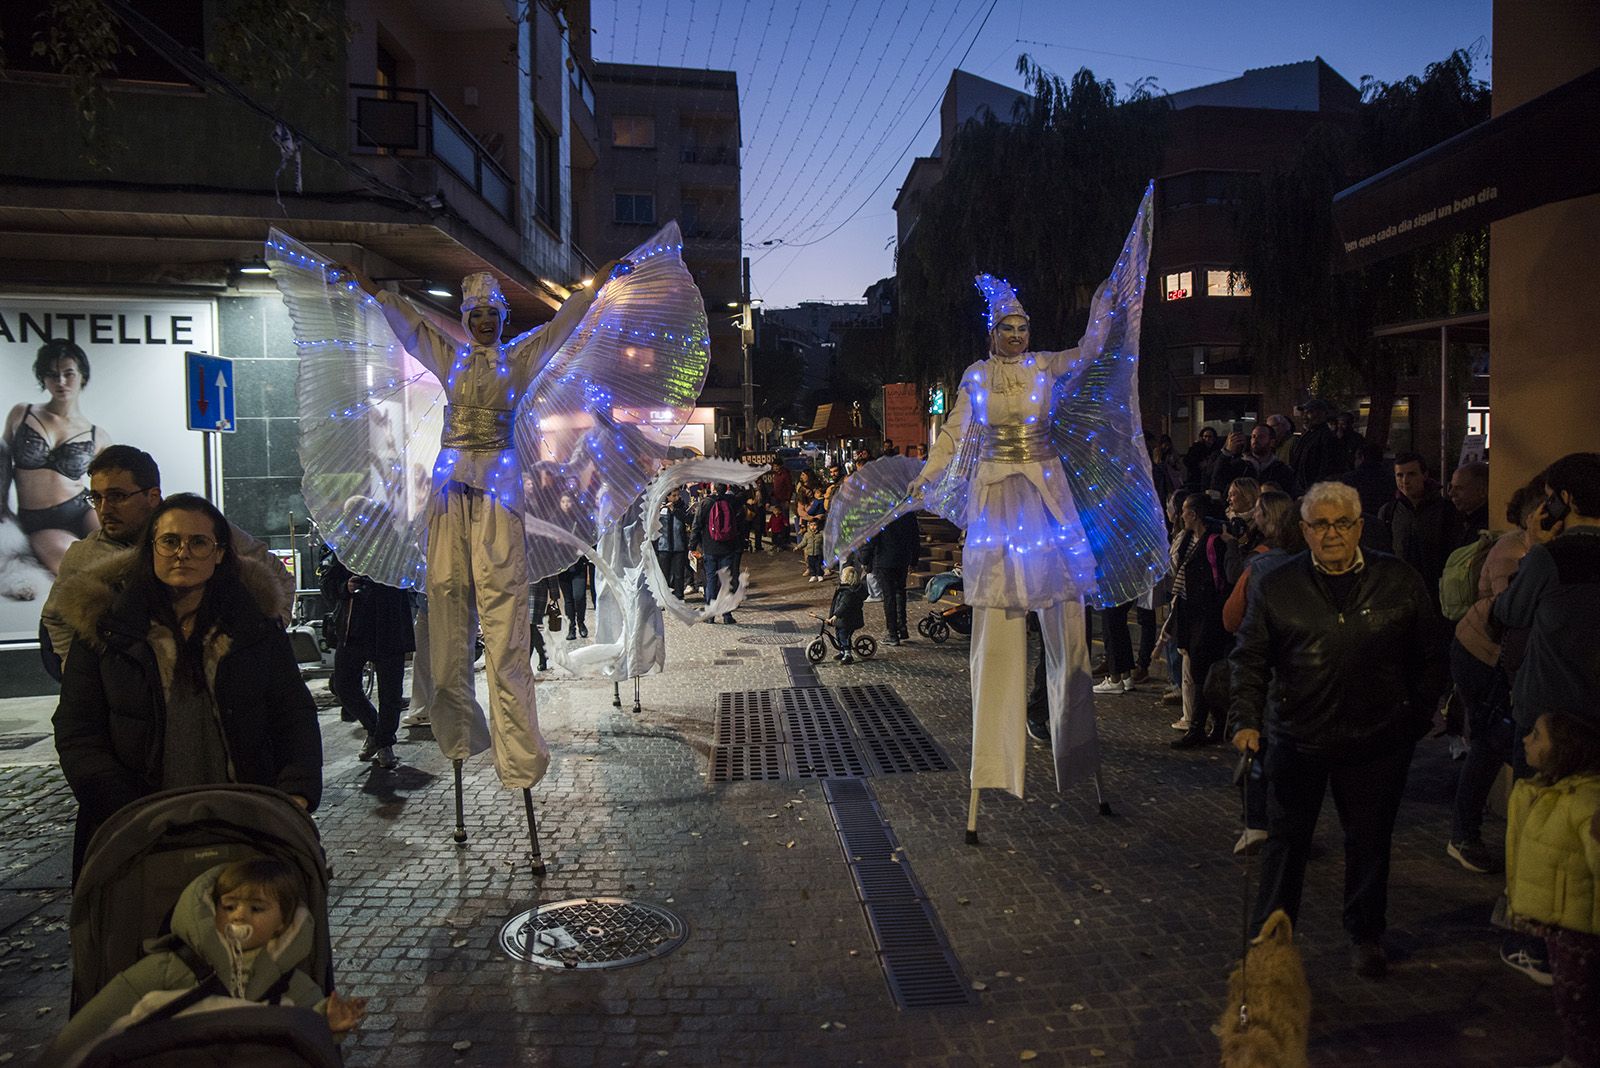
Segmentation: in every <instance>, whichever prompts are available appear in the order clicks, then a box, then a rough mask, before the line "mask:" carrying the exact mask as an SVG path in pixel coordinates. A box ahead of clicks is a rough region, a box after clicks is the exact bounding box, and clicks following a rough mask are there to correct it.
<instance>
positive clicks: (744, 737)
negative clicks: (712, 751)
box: [717, 708, 783, 747]
mask: <svg viewBox="0 0 1600 1068" xmlns="http://www.w3.org/2000/svg"><path fill="white" fill-rule="evenodd" d="M782 742H783V725H782V724H781V723H780V722H779V721H778V714H777V713H776V712H774V711H773V710H772V709H771V708H767V709H764V710H758V711H755V712H750V713H748V714H746V715H739V716H736V715H733V714H731V713H726V714H722V715H718V716H717V745H719V746H722V747H727V746H730V745H780V744H782Z"/></svg>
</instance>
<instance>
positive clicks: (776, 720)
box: [711, 649, 951, 783]
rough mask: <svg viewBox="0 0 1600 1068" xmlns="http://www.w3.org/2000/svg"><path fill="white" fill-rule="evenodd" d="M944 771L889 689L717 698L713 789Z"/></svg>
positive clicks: (795, 689)
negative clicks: (715, 785)
mask: <svg viewBox="0 0 1600 1068" xmlns="http://www.w3.org/2000/svg"><path fill="white" fill-rule="evenodd" d="M789 651H790V650H788V649H785V650H784V652H785V653H788V652H789ZM796 652H799V650H796ZM801 657H802V658H803V657H804V653H803V652H802V653H801ZM807 667H809V665H807ZM950 768H951V764H950V761H949V759H948V758H947V757H946V756H945V755H944V753H943V752H942V751H940V749H939V747H938V745H936V744H935V743H934V740H933V738H932V737H930V736H929V734H928V732H927V731H925V730H924V729H923V728H922V724H921V723H919V722H918V721H917V717H916V716H915V715H913V714H912V712H911V710H910V709H909V708H907V707H906V706H905V704H904V702H902V701H901V700H900V697H899V695H898V694H896V693H895V691H894V688H893V687H892V686H885V685H878V684H874V685H868V686H841V687H839V689H838V690H837V692H836V691H834V690H831V689H828V688H826V687H822V686H816V685H810V686H802V685H795V686H787V687H783V688H781V689H776V690H743V691H734V692H730V693H721V694H718V695H717V719H716V734H715V739H714V741H713V743H712V748H711V781H712V782H714V783H719V782H787V781H793V780H797V779H859V778H865V777H868V776H875V775H897V774H909V773H914V772H923V771H948V770H950Z"/></svg>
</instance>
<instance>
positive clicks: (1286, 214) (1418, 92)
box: [1236, 50, 1489, 442]
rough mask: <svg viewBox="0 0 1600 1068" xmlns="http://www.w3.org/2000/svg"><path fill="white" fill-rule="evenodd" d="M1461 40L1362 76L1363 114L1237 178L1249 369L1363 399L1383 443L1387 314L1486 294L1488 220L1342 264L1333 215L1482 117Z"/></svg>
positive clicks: (1398, 315) (1398, 316)
mask: <svg viewBox="0 0 1600 1068" xmlns="http://www.w3.org/2000/svg"><path fill="white" fill-rule="evenodd" d="M1473 62H1474V57H1473V55H1472V53H1471V52H1468V51H1465V50H1458V51H1456V52H1454V53H1452V54H1451V55H1450V56H1449V57H1448V58H1447V59H1445V60H1442V61H1441V62H1438V63H1433V64H1430V65H1429V66H1428V67H1427V69H1426V70H1425V72H1424V73H1423V75H1422V76H1421V77H1416V76H1412V77H1408V78H1404V79H1402V80H1400V81H1396V82H1390V83H1384V82H1378V81H1367V82H1365V83H1364V84H1363V86H1362V102H1361V115H1360V122H1359V123H1357V124H1355V125H1354V126H1353V127H1350V128H1341V127H1338V126H1335V125H1333V124H1320V125H1318V126H1315V127H1313V128H1312V129H1311V130H1310V131H1308V132H1307V134H1306V136H1305V138H1304V140H1303V141H1302V142H1301V144H1300V147H1299V151H1298V152H1297V153H1296V154H1295V155H1294V156H1293V157H1291V158H1290V159H1289V160H1288V162H1286V163H1285V164H1284V165H1283V166H1282V167H1280V168H1278V169H1275V170H1272V171H1269V172H1267V173H1265V174H1263V175H1262V176H1261V180H1260V182H1259V183H1254V184H1252V185H1250V186H1248V187H1247V188H1246V193H1245V196H1244V199H1243V202H1242V204H1241V208H1240V211H1239V213H1238V215H1237V218H1236V225H1237V227H1238V231H1239V237H1240V241H1241V247H1242V249H1243V256H1242V262H1243V267H1244V273H1245V275H1246V276H1247V277H1248V279H1249V281H1250V289H1251V296H1252V299H1251V303H1250V314H1249V315H1248V316H1247V317H1246V318H1245V329H1246V335H1247V341H1246V344H1247V349H1248V351H1249V353H1250V355H1251V357H1252V360H1253V362H1254V366H1255V370H1256V373H1257V374H1266V375H1297V376H1300V377H1302V378H1308V379H1309V380H1310V384H1311V385H1312V387H1313V388H1314V389H1316V390H1317V391H1318V392H1319V393H1323V394H1329V395H1331V396H1330V399H1334V400H1346V399H1350V398H1351V395H1353V394H1355V393H1357V392H1360V393H1365V394H1366V395H1367V396H1368V397H1370V398H1371V414H1370V417H1369V422H1368V428H1367V429H1368V437H1370V438H1372V439H1374V440H1376V441H1378V442H1387V440H1388V436H1389V429H1390V427H1389V417H1390V410H1391V407H1392V405H1393V402H1394V399H1395V395H1396V393H1397V390H1398V385H1399V378H1400V369H1401V368H1400V364H1399V362H1398V361H1397V360H1396V359H1395V358H1394V357H1395V353H1394V350H1393V348H1392V347H1389V346H1384V345H1382V344H1380V342H1379V340H1378V339H1377V338H1375V337H1374V336H1373V331H1374V329H1375V328H1376V327H1378V326H1381V325H1383V324H1385V323H1396V322H1406V321H1409V320H1414V319H1427V318H1438V317H1443V316H1449V315H1456V314H1460V313H1463V312H1469V311H1478V310H1481V309H1483V308H1484V307H1486V306H1487V303H1488V259H1489V257H1488V231H1487V230H1486V229H1482V228H1480V229H1478V230H1474V231H1469V232H1467V233H1463V234H1456V235H1453V236H1452V237H1450V238H1448V239H1445V240H1443V241H1441V242H1440V243H1438V244H1436V245H1432V246H1429V247H1426V248H1422V249H1416V250H1413V251H1410V252H1405V253H1401V254H1399V255H1396V256H1392V257H1390V258H1388V259H1385V260H1381V261H1379V262H1377V263H1375V264H1372V265H1370V266H1367V267H1363V268H1359V269H1350V270H1346V269H1344V267H1343V264H1342V262H1341V260H1342V252H1341V248H1340V242H1339V237H1338V234H1337V232H1336V230H1335V227H1334V223H1333V197H1334V195H1335V194H1336V193H1338V192H1339V191H1340V190H1341V189H1344V188H1346V187H1347V186H1350V185H1353V184H1354V183H1356V182H1358V181H1361V180H1362V179H1363V178H1366V177H1368V176H1370V175H1373V174H1376V173H1378V172H1379V171H1381V170H1384V169H1385V168H1387V167H1390V166H1393V165H1394V164H1396V163H1399V162H1400V161H1401V160H1404V159H1406V158H1408V157H1410V156H1413V155H1415V154H1416V153H1418V152H1421V151H1422V150H1423V149H1426V148H1428V147H1430V146H1432V145H1435V144H1437V143H1439V142H1440V141H1443V140H1445V139H1446V138H1449V137H1451V136H1454V135H1455V134H1457V133H1460V132H1461V131H1462V130H1465V129H1467V128H1469V127H1471V126H1474V125H1476V124H1477V123H1479V122H1482V121H1484V120H1485V119H1487V118H1488V117H1489V89H1488V86H1486V85H1485V84H1484V83H1483V82H1482V81H1480V80H1478V79H1477V78H1475V77H1474V76H1473Z"/></svg>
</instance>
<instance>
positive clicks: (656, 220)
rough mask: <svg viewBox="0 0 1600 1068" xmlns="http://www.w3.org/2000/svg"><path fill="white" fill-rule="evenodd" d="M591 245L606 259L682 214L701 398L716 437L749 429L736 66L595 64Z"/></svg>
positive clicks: (623, 250) (596, 256) (630, 247)
mask: <svg viewBox="0 0 1600 1068" xmlns="http://www.w3.org/2000/svg"><path fill="white" fill-rule="evenodd" d="M594 85H595V102H596V112H595V118H596V129H597V145H598V163H597V164H596V167H595V173H594V180H593V204H594V211H595V223H594V239H593V249H592V252H593V254H594V256H595V258H596V259H599V260H609V259H611V258H612V257H615V256H621V255H623V254H625V253H627V252H628V251H629V250H630V249H632V248H635V247H636V246H638V245H639V244H640V243H641V242H643V241H644V240H645V239H646V238H648V237H649V236H650V235H651V234H653V233H654V232H655V231H656V230H657V229H658V228H660V227H661V226H663V225H665V224H666V223H667V222H668V221H670V220H673V219H676V220H677V221H678V227H679V229H680V230H682V232H683V258H684V262H685V263H687V264H688V267H689V270H690V272H691V273H693V275H694V279H695V282H696V283H697V284H698V285H699V287H700V293H701V295H702V296H703V297H704V298H705V304H706V313H707V316H708V317H709V320H710V327H711V369H710V371H709V373H708V374H707V376H706V385H705V389H704V391H703V392H702V393H701V395H700V403H701V404H702V405H706V406H711V407H715V408H717V409H718V412H719V417H718V423H717V428H718V433H717V436H718V438H719V439H724V440H726V439H731V438H735V437H738V436H740V434H741V432H742V423H743V413H742V402H743V395H742V392H741V385H742V382H743V378H744V371H743V350H742V348H741V344H740V341H741V338H740V328H739V325H738V316H739V308H740V307H741V306H742V304H743V302H744V300H745V299H746V297H747V294H746V293H745V291H744V281H743V277H742V274H741V262H740V261H741V256H742V252H741V245H742V237H741V233H742V231H741V227H740V219H741V210H740V187H739V151H740V147H741V141H740V127H739V84H738V79H737V77H736V76H735V74H734V73H733V72H732V71H719V70H689V69H684V68H679V67H649V66H638V65H633V64H622V63H598V64H596V65H595V70H594Z"/></svg>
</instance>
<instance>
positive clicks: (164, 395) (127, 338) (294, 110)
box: [0, 0, 598, 642]
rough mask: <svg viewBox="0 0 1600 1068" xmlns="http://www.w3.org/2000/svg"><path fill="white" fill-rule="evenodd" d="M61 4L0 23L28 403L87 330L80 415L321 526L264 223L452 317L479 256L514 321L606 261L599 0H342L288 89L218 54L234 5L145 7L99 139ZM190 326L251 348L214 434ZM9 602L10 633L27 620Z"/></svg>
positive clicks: (0, 132) (172, 485) (238, 517)
mask: <svg viewBox="0 0 1600 1068" xmlns="http://www.w3.org/2000/svg"><path fill="white" fill-rule="evenodd" d="M46 6H47V5H46V4H45V3H44V2H43V0H19V2H17V3H13V4H7V5H5V11H4V15H3V24H0V29H3V30H4V32H5V38H4V48H5V49H6V57H7V61H8V72H7V83H6V92H5V93H4V94H3V95H0V151H3V154H4V158H5V159H6V161H7V162H6V163H5V164H4V165H3V166H0V247H3V250H4V254H3V256H0V360H3V364H0V366H3V372H0V374H3V378H4V381H5V383H6V384H7V386H8V388H9V392H10V394H11V400H12V402H14V403H15V402H23V403H26V402H28V401H42V400H44V399H45V398H44V397H43V395H42V394H41V393H40V391H39V387H38V385H37V383H36V382H35V381H34V376H33V372H32V360H33V357H34V353H35V352H36V350H37V348H38V347H39V345H40V344H42V342H43V341H44V340H45V339H47V338H49V337H72V339H73V340H75V341H77V342H78V343H79V344H80V345H82V347H83V348H84V349H85V350H86V352H87V354H88V356H89V358H90V361H91V365H92V367H93V383H92V384H91V385H89V386H88V387H87V388H86V389H85V391H84V393H83V401H82V408H83V411H84V413H85V414H86V416H87V417H88V418H89V419H91V420H92V421H93V422H94V423H95V424H96V425H97V426H99V427H103V428H104V429H105V431H106V432H107V433H108V434H109V435H110V437H111V439H112V440H114V441H117V442H125V443H128V444H133V445H138V446H140V447H143V448H146V449H147V450H149V451H150V452H151V453H152V454H154V455H155V457H156V459H157V461H158V462H159V463H160V464H161V466H162V472H163V483H164V486H163V488H164V489H165V490H166V491H167V492H169V493H172V492H178V491H184V490H193V491H208V490H209V492H210V493H211V495H212V496H213V498H214V499H216V500H218V501H219V502H220V503H221V504H222V505H223V507H224V508H225V509H226V511H227V513H228V515H229V517H230V518H232V519H233V520H234V521H235V522H237V523H238V524H239V525H240V526H242V527H244V528H245V529H247V530H250V531H251V532H253V533H255V534H257V535H260V536H263V537H265V538H266V539H267V540H268V541H269V543H271V544H273V545H274V546H281V547H287V546H288V545H289V544H290V533H291V529H293V530H295V531H297V532H298V534H299V535H300V536H301V540H302V543H303V541H304V536H305V534H306V518H305V517H306V508H305V505H304V501H303V499H302V498H301V495H300V477H301V468H300V462H299V457H298V454H297V448H298V442H299V418H298V409H297V402H296V396H295V391H296V372H297V359H296V352H295V348H294V344H293V340H292V336H291V332H290V329H289V323H288V317H287V313H286V311H285V309H284V306H283V303H282V301H281V300H280V299H279V297H278V294H277V291H276V289H275V288H274V287H273V286H272V285H271V282H270V280H269V279H267V278H266V277H264V274H263V273H258V272H260V271H261V259H262V246H263V242H264V241H265V239H266V236H267V231H268V228H269V227H273V226H276V227H278V228H280V229H282V230H284V231H285V232H287V233H290V234H291V235H293V236H294V237H296V238H298V239H299V240H301V241H304V242H306V243H307V244H310V245H311V246H312V247H314V248H316V249H317V250H318V251H319V252H321V253H322V254H324V255H326V256H328V257H329V258H330V259H333V260H335V261H342V262H348V263H352V264H355V265H357V266H360V267H362V268H363V269H365V270H366V272H367V273H368V274H369V275H371V276H373V277H374V278H375V279H377V280H379V281H380V282H381V283H383V284H386V285H388V286H390V287H392V288H394V289H396V290H398V291H400V292H403V293H405V294H406V295H408V296H410V297H413V298H415V299H417V300H419V301H422V302H425V303H431V304H432V305H433V306H434V307H435V308H436V309H437V310H438V311H439V313H440V314H441V315H442V316H444V317H446V318H447V319H452V320H453V319H455V318H456V317H457V315H458V314H459V313H458V310H457V309H458V306H459V300H460V297H459V292H458V286H459V282H460V279H461V278H462V276H464V275H466V274H468V273H471V272H474V271H485V270H486V271H492V272H493V273H494V274H495V275H497V276H498V277H499V278H500V279H501V280H502V285H503V287H504V290H505V293H506V295H507V297H508V298H509V300H510V303H511V305H512V316H511V319H512V322H511V326H512V328H513V329H526V328H528V327H531V326H534V325H537V324H538V323H540V322H543V321H546V320H548V319H549V318H550V316H551V315H552V314H553V313H554V310H555V309H556V308H557V307H559V306H560V304H561V301H562V299H563V298H564V296H565V295H566V294H567V293H568V292H569V291H570V289H571V287H573V286H575V285H577V284H579V283H581V281H582V280H583V279H585V278H587V277H588V276H589V274H590V273H591V272H592V270H593V261H592V260H591V259H590V258H589V256H588V255H586V252H587V251H588V249H587V246H586V241H587V240H588V239H589V237H590V235H591V234H592V227H593V225H594V222H593V213H592V211H588V210H587V209H586V202H587V200H588V199H589V198H590V197H591V196H592V188H591V187H592V182H593V180H592V177H591V176H592V173H593V168H594V165H595V162H596V160H597V158H598V157H597V152H596V144H595V138H594V129H595V125H594V102H593V101H594V92H593V83H592V80H591V75H590V70H591V68H592V60H591V55H590V36H591V32H590V27H589V5H588V3H587V2H586V0H569V2H567V3H564V4H561V5H558V6H554V7H552V6H546V5H543V4H521V3H515V2H511V0H460V2H458V3H453V4H450V5H440V4H432V3H426V2H424V0H347V2H346V3H345V4H344V5H343V7H342V10H336V11H335V12H334V17H335V18H337V19H342V20H343V21H344V22H345V23H346V24H347V25H348V27H349V29H350V35H349V37H348V39H347V40H344V39H340V37H339V35H338V34H334V35H333V38H332V40H333V44H332V45H331V46H330V49H329V51H328V53H326V54H324V55H321V56H319V57H313V58H311V59H308V60H307V61H306V63H305V64H304V65H303V67H302V69H298V70H297V71H296V74H295V78H294V79H293V82H292V84H289V85H284V86H279V87H277V88H274V87H272V86H268V85H257V84H254V83H252V81H251V80H250V79H249V78H248V77H246V76H242V75H241V74H240V73H239V72H237V71H232V72H224V71H222V70H219V69H218V68H216V67H215V66H213V65H211V63H210V62H208V61H207V60H204V59H201V58H199V57H201V56H208V55H212V54H214V50H213V49H212V47H211V46H212V45H214V44H215V43H216V41H217V40H218V39H219V36H220V35H221V34H222V33H223V32H224V31H225V29H226V27H225V26H224V25H223V23H222V21H221V20H222V19H223V18H224V17H225V14H226V10H225V9H226V5H225V4H223V3H220V2H218V0H170V2H165V3H162V4H159V5H137V8H138V10H140V11H146V12H149V13H150V14H149V15H148V17H147V18H145V19H141V20H138V21H137V22H133V21H130V22H129V23H128V25H127V26H125V27H123V28H122V29H121V31H120V32H122V33H123V35H124V37H125V39H126V40H127V41H128V43H129V44H130V45H132V46H133V48H134V52H133V54H132V55H131V56H129V57H125V58H124V59H123V60H119V62H120V63H122V64H123V65H122V66H120V67H119V69H118V71H117V76H116V77H114V78H111V79H109V80H108V81H107V82H106V90H107V91H106V97H107V100H108V101H109V103H108V104H107V105H104V106H102V108H101V110H100V113H99V116H98V117H99V124H100V128H101V132H102V134H103V136H102V138H101V139H100V140H99V141H97V142H96V143H94V144H92V145H86V144H85V143H84V141H83V139H82V138H81V137H80V134H79V131H80V129H81V127H80V124H79V122H78V120H77V118H76V115H75V110H74V102H73V98H72V95H71V92H70V86H69V83H68V81H67V79H66V78H65V77H63V76H62V75H60V74H57V73H53V72H52V71H50V70H48V69H44V65H43V64H42V62H41V61H40V60H39V59H38V58H37V57H32V56H31V43H32V38H33V34H34V32H35V30H36V29H37V25H38V24H37V23H36V22H35V21H34V20H35V17H36V16H37V15H38V14H39V12H40V11H42V10H43V9H44V8H45V7H46ZM595 236H597V235H595ZM185 350H194V351H202V352H209V353H213V354H217V355H221V356H226V357H231V358H233V359H234V361H235V363H234V376H235V378H234V390H235V394H234V403H235V406H236V419H235V421H234V426H233V431H234V432H232V433H227V434H222V435H215V437H219V438H220V439H221V441H220V445H218V444H216V443H214V442H211V441H208V440H203V439H206V438H210V437H212V436H210V435H201V434H199V433H194V432H192V431H189V430H187V429H186V428H185V420H184V405H185V401H184V386H185V382H184V373H183V365H184V355H183V354H184V351H185ZM302 563H303V564H305V563H308V561H307V560H305V559H304V558H303V559H302ZM302 574H305V571H304V570H302ZM308 582H309V580H308V579H302V585H306V584H308ZM44 592H45V591H39V599H40V600H42V598H43V594H44ZM10 607H14V606H8V605H4V604H0V642H3V641H5V640H17V639H19V638H25V637H28V636H31V634H32V632H33V627H32V626H24V625H23V623H24V622H25V621H23V620H21V617H20V616H18V617H17V618H16V619H12V618H10V616H8V615H7V610H8V608H10ZM32 612H33V613H34V615H35V616H36V614H37V606H36V605H35V606H34V607H33V608H32ZM11 614H12V615H16V613H15V612H12V613H11Z"/></svg>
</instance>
